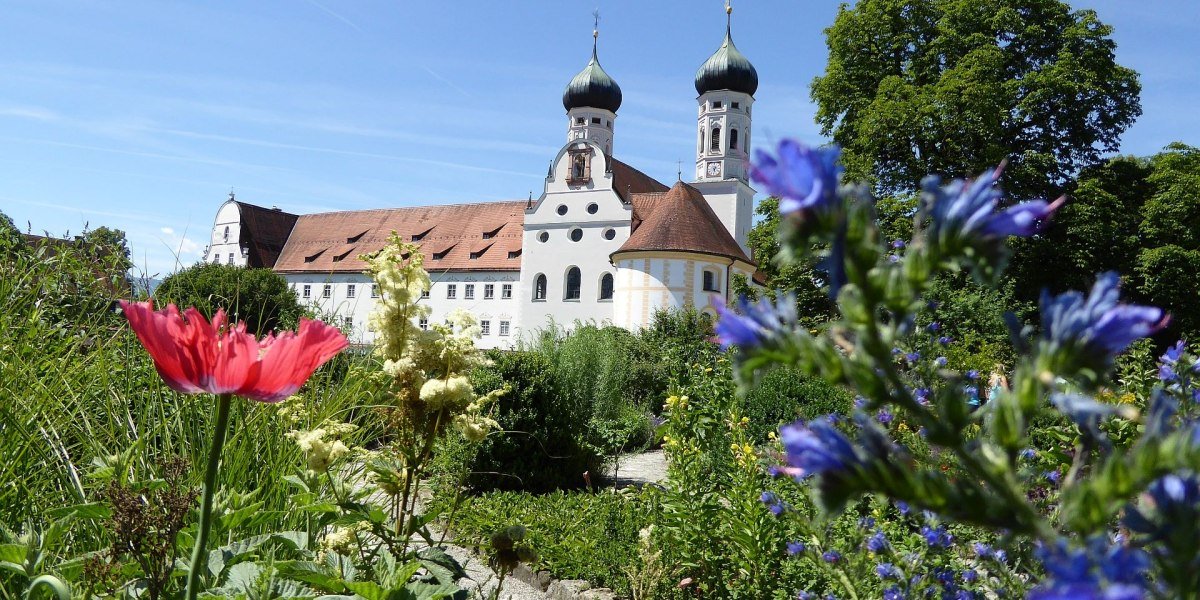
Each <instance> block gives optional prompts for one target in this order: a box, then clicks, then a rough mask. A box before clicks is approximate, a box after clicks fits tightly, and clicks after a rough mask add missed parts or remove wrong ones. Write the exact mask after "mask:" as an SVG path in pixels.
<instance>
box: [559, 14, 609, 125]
mask: <svg viewBox="0 0 1200 600" xmlns="http://www.w3.org/2000/svg"><path fill="white" fill-rule="evenodd" d="M595 38H596V33H595V32H592V60H591V61H589V62H588V64H587V66H586V67H584V68H583V70H582V71H580V72H579V74H578V75H576V76H575V77H574V78H572V79H571V83H568V84H567V89H566V90H564V91H563V106H564V107H565V108H566V109H567V110H568V111H569V110H571V109H572V108H582V107H585V106H588V107H591V108H602V109H604V110H607V111H609V112H614V113H615V112H617V109H618V108H621V86H619V85H617V82H616V81H614V80H613V78H612V77H609V75H608V73H605V72H604V68H603V67H601V66H600V60H599V59H598V58H596V42H595Z"/></svg>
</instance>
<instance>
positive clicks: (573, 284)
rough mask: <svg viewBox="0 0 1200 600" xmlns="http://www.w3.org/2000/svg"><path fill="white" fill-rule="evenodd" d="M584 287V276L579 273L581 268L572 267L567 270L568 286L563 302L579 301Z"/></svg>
mask: <svg viewBox="0 0 1200 600" xmlns="http://www.w3.org/2000/svg"><path fill="white" fill-rule="evenodd" d="M582 285H583V276H582V275H580V273H579V267H571V268H570V269H567V285H566V293H565V294H563V300H578V299H579V288H580V287H582Z"/></svg>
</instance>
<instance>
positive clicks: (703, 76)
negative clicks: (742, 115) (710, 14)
mask: <svg viewBox="0 0 1200 600" xmlns="http://www.w3.org/2000/svg"><path fill="white" fill-rule="evenodd" d="M714 90H732V91H735V92H742V93H743V94H749V95H751V96H753V95H754V92H757V91H758V71H755V70H754V65H752V64H750V61H749V60H748V59H747V58H746V55H745V54H742V53H741V52H738V49H737V46H734V45H733V37H731V36H730V35H729V24H728V22H726V24H725V41H724V42H722V43H721V47H720V48H717V51H716V52H714V53H713V55H712V56H710V57H708V60H706V61H704V64H702V65H700V70H699V71H696V93H698V94H700V95H701V96H703V95H704V94H705V93H707V92H711V91H714Z"/></svg>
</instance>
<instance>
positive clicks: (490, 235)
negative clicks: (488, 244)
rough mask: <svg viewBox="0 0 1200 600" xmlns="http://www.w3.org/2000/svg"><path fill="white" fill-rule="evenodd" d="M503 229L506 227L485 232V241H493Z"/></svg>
mask: <svg viewBox="0 0 1200 600" xmlns="http://www.w3.org/2000/svg"><path fill="white" fill-rule="evenodd" d="M503 228H504V226H503V225H501V226H500V227H497V228H495V229H493V230H491V231H485V232H483V239H485V240H490V239H492V238H494V237H496V234H497V233H500V230H501V229H503Z"/></svg>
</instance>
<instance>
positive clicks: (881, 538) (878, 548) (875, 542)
mask: <svg viewBox="0 0 1200 600" xmlns="http://www.w3.org/2000/svg"><path fill="white" fill-rule="evenodd" d="M890 547H891V545H890V544H888V540H887V536H886V535H884V534H883V532H882V531H876V532H875V533H874V534H872V535H871V537H869V538H867V550H870V551H871V552H874V553H876V554H879V553H880V552H886V551H887V550H888V548H890Z"/></svg>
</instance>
